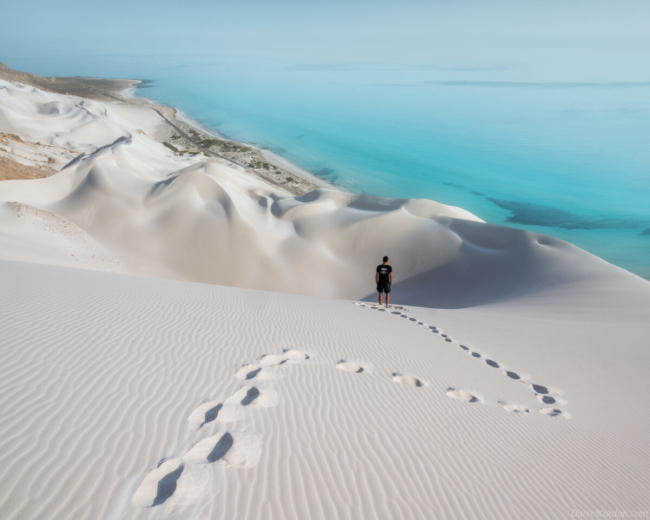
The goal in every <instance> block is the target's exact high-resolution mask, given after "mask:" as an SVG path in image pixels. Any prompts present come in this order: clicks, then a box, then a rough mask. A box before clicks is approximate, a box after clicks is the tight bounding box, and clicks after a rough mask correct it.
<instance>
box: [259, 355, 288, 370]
mask: <svg viewBox="0 0 650 520" xmlns="http://www.w3.org/2000/svg"><path fill="white" fill-rule="evenodd" d="M286 361H287V360H286V359H285V358H283V357H282V356H277V355H275V354H266V355H264V356H262V357H261V358H260V360H259V364H260V366H261V367H274V366H277V365H281V364H282V363H286Z"/></svg>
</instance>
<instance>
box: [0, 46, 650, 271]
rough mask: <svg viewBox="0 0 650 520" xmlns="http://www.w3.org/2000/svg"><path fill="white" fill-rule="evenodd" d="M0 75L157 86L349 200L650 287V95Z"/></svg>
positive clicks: (280, 69) (616, 90)
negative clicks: (599, 264) (397, 200)
mask: <svg viewBox="0 0 650 520" xmlns="http://www.w3.org/2000/svg"><path fill="white" fill-rule="evenodd" d="M0 60H1V61H3V62H5V63H6V64H7V65H8V66H10V67H13V68H16V69H20V70H25V71H29V72H33V73H36V74H40V75H80V76H86V75H87V76H98V77H128V78H134V77H135V78H144V79H147V80H150V82H148V83H147V84H146V87H145V88H142V89H139V92H138V93H139V95H142V96H144V97H149V98H152V99H156V100H158V101H160V102H161V103H164V104H167V105H171V106H174V107H177V108H179V109H181V110H182V111H184V112H185V113H186V114H187V115H189V116H190V117H192V118H194V119H197V120H199V121H200V122H202V123H203V124H205V125H206V126H208V127H210V128H213V129H215V130H218V131H219V132H221V133H223V134H225V135H227V136H230V137H232V138H234V139H238V140H242V141H248V142H254V143H256V144H258V145H260V146H266V147H268V148H270V149H272V150H274V151H275V152H277V153H279V154H280V155H282V156H284V157H286V158H287V159H289V160H291V161H293V162H295V163H296V164H298V165H299V166H301V167H303V168H306V169H308V170H311V171H313V172H315V173H317V174H319V175H321V176H323V177H324V178H325V179H327V180H329V181H331V182H334V183H337V184H339V185H341V186H342V187H344V188H345V189H347V190H350V191H353V192H362V193H370V194H375V195H383V196H389V197H422V198H430V199H433V200H436V201H439V202H442V203H445V204H451V205H456V206H460V207H463V208H465V209H467V210H469V211H471V212H473V213H475V214H476V215H478V216H479V217H481V218H482V219H484V220H486V221H487V222H491V223H495V224H505V225H509V226H514V227H519V228H522V229H528V230H532V231H537V232H540V233H544V234H548V235H552V236H555V237H558V238H561V239H564V240H567V241H570V242H573V243H574V244H576V245H578V246H580V247H582V248H584V249H586V250H588V251H590V252H592V253H594V254H596V255H598V256H601V257H602V258H604V259H605V260H607V261H609V262H611V263H614V264H616V265H619V266H621V267H624V268H625V269H628V270H630V271H632V272H635V273H637V274H639V275H641V276H644V277H646V278H650V262H649V261H648V259H649V258H650V204H648V201H649V200H650V82H620V81H619V82H617V81H616V79H615V78H614V79H612V80H611V81H608V82H605V83H603V82H585V81H581V82H563V81H557V79H556V78H553V77H549V78H546V79H544V80H543V81H542V80H536V81H530V80H526V81H521V80H516V79H513V78H514V77H515V75H514V74H513V73H512V71H510V70H509V69H508V68H507V67H504V68H490V67H484V68H480V67H477V68H475V69H467V70H465V69H462V70H441V69H440V68H436V67H430V66H425V65H411V66H404V65H394V64H379V63H373V64H363V63H361V64H359V63H347V64H346V63H323V62H321V63H316V64H310V63H306V62H304V61H300V62H297V61H283V60H281V59H275V60H255V59H251V58H241V57H240V58H235V57H228V56H224V55H219V56H217V55H216V54H210V53H207V54H205V53H203V54H201V55H192V54H186V53H178V54H173V55H170V54H167V53H165V54H163V53H156V52H149V53H138V52H137V51H125V52H123V53H120V54H106V53H102V52H99V51H93V50H91V49H85V50H84V51H83V52H76V53H74V52H61V49H58V50H57V51H56V52H54V50H52V51H48V50H44V49H42V48H41V49H39V48H37V47H36V46H34V47H33V48H30V47H22V48H20V49H13V50H10V51H9V52H7V55H5V56H0Z"/></svg>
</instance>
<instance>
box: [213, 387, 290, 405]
mask: <svg viewBox="0 0 650 520" xmlns="http://www.w3.org/2000/svg"><path fill="white" fill-rule="evenodd" d="M279 402H280V396H279V394H278V393H277V392H275V391H274V390H260V388H259V387H257V386H254V385H244V386H242V387H241V388H240V389H239V390H237V391H236V392H235V393H234V394H233V395H232V396H230V397H229V398H228V399H226V404H227V405H229V406H232V407H235V408H236V407H237V406H238V405H241V406H250V407H251V408H271V407H273V406H277V405H278V403H279Z"/></svg>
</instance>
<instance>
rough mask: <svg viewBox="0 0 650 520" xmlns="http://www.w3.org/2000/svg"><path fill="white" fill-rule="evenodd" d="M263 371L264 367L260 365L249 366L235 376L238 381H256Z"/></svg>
mask: <svg viewBox="0 0 650 520" xmlns="http://www.w3.org/2000/svg"><path fill="white" fill-rule="evenodd" d="M261 371H262V367H261V366H259V365H248V366H245V367H242V368H240V369H239V370H238V371H237V373H236V374H235V377H236V378H237V379H244V380H246V381H247V380H249V379H254V378H255V377H257V375H258V374H259V373H260V372H261Z"/></svg>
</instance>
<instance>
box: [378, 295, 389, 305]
mask: <svg viewBox="0 0 650 520" xmlns="http://www.w3.org/2000/svg"><path fill="white" fill-rule="evenodd" d="M386 296H388V295H386ZM381 297H382V293H379V305H381Z"/></svg>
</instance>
